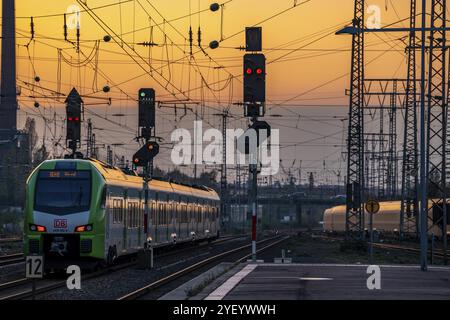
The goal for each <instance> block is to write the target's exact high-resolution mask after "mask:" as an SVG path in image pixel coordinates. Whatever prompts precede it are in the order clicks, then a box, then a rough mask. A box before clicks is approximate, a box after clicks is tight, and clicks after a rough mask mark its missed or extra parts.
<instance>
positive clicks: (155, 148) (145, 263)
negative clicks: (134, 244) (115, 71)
mask: <svg viewBox="0 0 450 320" xmlns="http://www.w3.org/2000/svg"><path fill="white" fill-rule="evenodd" d="M138 101H139V118H138V126H139V128H140V129H141V136H140V137H138V139H139V138H143V139H144V141H145V144H144V145H143V146H142V147H141V148H140V149H139V150H138V151H137V152H136V153H135V154H134V155H133V164H134V165H135V166H136V167H143V169H144V176H143V180H144V183H143V189H144V234H145V243H144V252H143V254H142V257H141V259H140V265H141V267H143V268H145V269H148V268H153V245H152V239H150V237H149V234H148V222H149V216H150V208H149V205H148V191H149V182H150V181H151V179H152V175H153V158H154V157H155V156H156V155H157V154H158V153H159V145H158V143H157V142H155V141H150V138H151V137H152V130H153V129H154V128H155V103H156V102H155V90H154V89H151V88H142V89H140V90H139V92H138ZM148 253H150V256H149V254H148Z"/></svg>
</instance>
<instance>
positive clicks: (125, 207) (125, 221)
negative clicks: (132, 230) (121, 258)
mask: <svg viewBox="0 0 450 320" xmlns="http://www.w3.org/2000/svg"><path fill="white" fill-rule="evenodd" d="M122 205H123V207H122V216H123V224H122V226H123V227H122V251H126V250H127V245H128V232H127V226H128V214H127V211H128V205H127V199H126V198H125V199H124V200H123V202H122Z"/></svg>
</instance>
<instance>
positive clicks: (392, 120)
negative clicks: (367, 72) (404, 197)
mask: <svg viewBox="0 0 450 320" xmlns="http://www.w3.org/2000/svg"><path fill="white" fill-rule="evenodd" d="M397 93H398V92H397V80H396V79H394V80H393V81H392V94H391V95H390V107H389V110H388V114H389V135H388V138H389V141H388V155H387V164H388V165H387V181H386V185H387V194H388V195H389V198H390V199H395V197H396V196H397V177H398V175H397V170H398V166H397Z"/></svg>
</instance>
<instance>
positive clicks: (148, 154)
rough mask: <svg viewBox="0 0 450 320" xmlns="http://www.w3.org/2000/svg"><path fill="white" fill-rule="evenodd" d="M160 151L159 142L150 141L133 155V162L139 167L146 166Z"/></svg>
mask: <svg viewBox="0 0 450 320" xmlns="http://www.w3.org/2000/svg"><path fill="white" fill-rule="evenodd" d="M158 153H159V144H158V143H157V142H154V141H149V142H147V143H146V144H145V145H144V146H142V148H140V149H139V150H138V152H136V153H135V154H134V155H133V164H134V165H135V166H137V167H145V166H147V164H148V162H150V161H151V160H153V158H154V157H156V155H157V154H158Z"/></svg>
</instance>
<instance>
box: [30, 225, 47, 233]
mask: <svg viewBox="0 0 450 320" xmlns="http://www.w3.org/2000/svg"><path fill="white" fill-rule="evenodd" d="M30 231H37V232H46V231H47V228H45V227H44V226H39V225H37V224H30Z"/></svg>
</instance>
